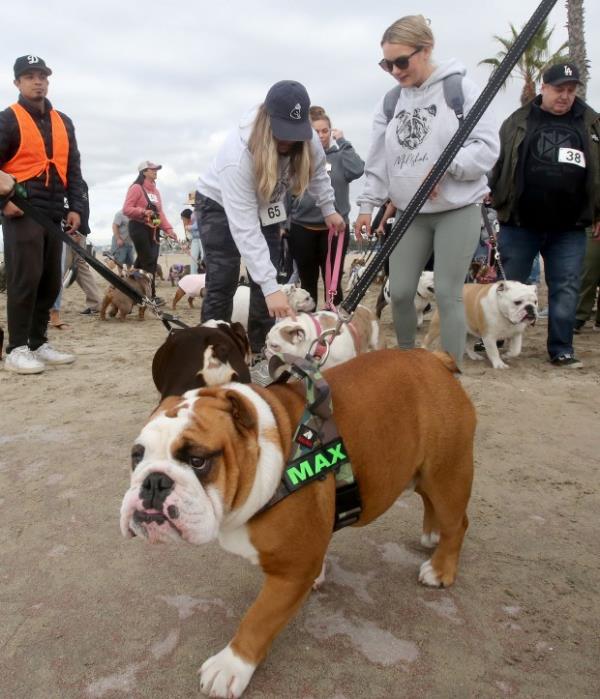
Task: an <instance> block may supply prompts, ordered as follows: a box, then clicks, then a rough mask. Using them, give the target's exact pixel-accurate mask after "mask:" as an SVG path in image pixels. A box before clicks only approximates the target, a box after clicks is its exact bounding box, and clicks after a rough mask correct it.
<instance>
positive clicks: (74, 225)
mask: <svg viewBox="0 0 600 699" xmlns="http://www.w3.org/2000/svg"><path fill="white" fill-rule="evenodd" d="M79 226H81V216H79V214H78V213H77V212H76V211H69V213H68V214H67V232H68V233H71V232H73V231H77V230H79Z"/></svg>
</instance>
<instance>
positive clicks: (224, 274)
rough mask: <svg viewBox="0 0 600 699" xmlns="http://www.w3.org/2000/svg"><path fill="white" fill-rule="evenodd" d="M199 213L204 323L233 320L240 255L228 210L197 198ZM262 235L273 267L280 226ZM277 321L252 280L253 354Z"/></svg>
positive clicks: (267, 228)
mask: <svg viewBox="0 0 600 699" xmlns="http://www.w3.org/2000/svg"><path fill="white" fill-rule="evenodd" d="M196 210H197V211H198V221H200V225H199V229H200V239H201V241H202V247H203V249H204V262H205V264H206V287H205V288H206V296H205V297H204V301H203V303H202V316H201V320H202V322H203V323H204V322H206V321H207V320H225V321H227V322H229V321H230V320H231V312H232V310H233V297H234V295H235V290H236V289H237V286H238V281H239V278H240V260H241V258H240V253H239V250H238V249H237V246H236V244H235V242H234V240H233V238H232V236H231V231H230V230H229V224H228V222H227V216H226V215H225V210H224V209H223V207H222V206H221V205H220V204H218V203H217V202H216V201H213V200H212V199H209V198H208V197H204V196H201V195H197V196H196ZM262 232H263V235H264V236H265V240H266V241H267V245H268V246H269V256H270V258H271V262H272V263H273V265H277V262H278V260H279V245H280V242H279V226H278V225H277V224H275V225H273V226H264V227H263V228H262ZM274 322H275V321H274V320H273V318H271V317H270V316H269V311H268V309H267V303H266V301H265V297H264V295H263V293H262V290H261V288H260V286H258V284H256V282H255V281H254V280H253V279H252V278H250V309H249V313H248V338H249V340H250V347H251V349H252V351H253V352H260V351H261V350H262V349H263V347H264V345H265V338H266V336H267V333H268V332H269V330H270V329H271V328H272V327H273V323H274Z"/></svg>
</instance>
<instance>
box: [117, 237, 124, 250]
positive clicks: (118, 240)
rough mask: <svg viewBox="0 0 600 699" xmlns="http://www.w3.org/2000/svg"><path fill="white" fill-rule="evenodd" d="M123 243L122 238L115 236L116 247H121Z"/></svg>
mask: <svg viewBox="0 0 600 699" xmlns="http://www.w3.org/2000/svg"><path fill="white" fill-rule="evenodd" d="M123 245H125V242H124V241H123V238H117V247H118V248H122V247H123Z"/></svg>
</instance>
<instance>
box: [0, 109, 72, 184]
mask: <svg viewBox="0 0 600 699" xmlns="http://www.w3.org/2000/svg"><path fill="white" fill-rule="evenodd" d="M10 108H11V109H12V110H13V112H14V113H15V117H16V118H17V124H18V125H19V132H20V137H21V142H20V143H19V148H18V150H17V152H16V153H15V155H14V157H13V158H11V159H10V160H9V161H8V162H7V163H5V164H4V165H3V166H2V169H3V170H4V172H8V174H9V175H12V176H13V177H14V178H15V179H16V180H17V182H24V181H25V180H30V179H32V178H34V177H39V175H41V174H42V172H45V173H46V186H48V182H49V179H50V165H51V164H52V165H54V167H55V168H56V171H57V172H58V176H59V177H60V179H61V180H62V183H63V185H64V186H65V187H66V186H67V165H68V162H69V136H68V134H67V129H66V127H65V123H64V121H63V120H62V118H61V116H60V114H59V113H58V112H56V111H54V109H51V110H50V125H51V127H52V157H51V158H49V157H48V156H47V154H46V146H45V145H44V139H43V137H42V134H41V133H40V130H39V129H38V127H37V126H36V123H35V121H34V120H33V118H32V117H31V115H30V114H29V112H28V111H27V110H26V109H24V108H23V107H22V106H21V105H20V104H18V103H15V104H12V105H11V107H10Z"/></svg>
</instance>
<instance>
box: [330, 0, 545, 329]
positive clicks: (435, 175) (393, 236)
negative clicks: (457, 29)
mask: <svg viewBox="0 0 600 699" xmlns="http://www.w3.org/2000/svg"><path fill="white" fill-rule="evenodd" d="M555 4H556V0H542V2H541V3H540V5H539V6H538V8H537V10H536V11H535V12H534V13H533V15H532V17H531V19H530V20H529V22H527V24H526V25H525V27H524V28H523V30H522V32H521V33H520V34H519V36H518V37H517V38H516V39H515V42H514V43H513V45H512V46H511V48H510V49H509V50H508V51H507V53H506V56H505V57H504V59H503V61H502V62H501V63H500V65H499V66H498V68H497V69H496V70H495V71H494V73H493V74H492V76H491V78H490V79H489V81H488V84H487V85H486V86H485V88H484V90H483V92H482V93H481V95H479V97H478V99H477V101H476V102H475V104H474V105H473V107H472V108H471V110H470V112H469V113H468V114H467V115H466V116H465V117H464V119H463V121H462V123H461V124H460V125H459V128H458V129H457V131H456V133H455V134H454V136H453V137H452V138H451V139H450V142H449V143H448V145H447V146H446V148H445V149H444V151H443V153H442V154H441V155H440V157H439V158H438V160H437V162H436V163H435V165H434V166H433V168H432V169H431V172H430V173H429V175H427V177H426V178H425V179H424V181H423V183H422V184H421V186H420V187H419V189H418V190H417V191H416V193H415V195H414V196H413V198H412V199H411V200H410V202H409V203H408V205H407V207H406V209H405V210H404V213H403V214H402V216H401V217H400V218H399V219H398V221H397V222H396V224H395V225H394V227H393V228H392V231H391V232H390V235H389V236H388V237H387V239H386V240H384V242H383V244H382V245H381V247H380V248H379V251H378V252H377V254H376V255H375V257H374V258H373V260H372V261H371V263H370V264H369V266H368V267H367V268H366V269H365V271H364V272H363V274H362V276H361V277H360V279H359V280H358V281H357V282H356V284H355V285H354V286H353V287H352V289H351V291H350V293H349V294H348V296H347V297H346V299H345V300H344V301H342V303H341V304H340V306H339V307H338V313H339V315H340V321H341V322H347V321H348V320H349V319H350V317H351V316H352V314H353V313H354V311H355V310H356V307H357V306H358V304H359V303H360V301H361V299H362V298H363V296H364V295H365V294H366V292H367V289H368V288H369V286H370V285H371V283H372V282H373V280H374V279H375V276H376V275H377V272H379V270H380V269H381V268H382V267H383V265H384V263H385V260H386V258H387V257H389V256H390V254H391V253H392V251H393V250H394V248H395V247H396V245H398V243H399V242H400V240H401V239H402V237H403V236H404V234H405V233H406V231H407V229H408V227H409V226H410V224H411V223H412V222H413V221H414V219H415V216H416V215H417V214H418V213H419V211H420V210H421V208H422V206H423V204H425V202H426V201H427V198H428V197H429V195H430V194H431V192H432V191H433V188H434V187H435V185H436V184H437V183H438V182H439V181H440V179H441V178H442V175H443V174H444V173H445V172H446V170H447V169H448V167H449V166H450V164H451V163H452V161H453V160H454V157H455V156H456V154H457V153H458V151H459V150H460V148H461V147H462V145H463V144H464V142H465V141H466V139H467V137H468V136H469V134H470V133H471V131H472V130H473V127H474V126H475V124H477V122H478V121H479V119H480V118H481V116H482V115H483V113H484V112H485V110H486V109H487V108H488V107H489V106H490V103H491V101H492V100H493V98H494V97H495V96H496V93H497V92H498V90H499V89H500V87H501V86H502V84H503V83H504V81H505V80H506V79H507V78H508V76H509V75H510V73H511V71H512V69H513V68H514V67H515V65H516V63H517V61H518V60H519V58H520V57H521V54H522V53H523V52H524V51H525V49H526V48H527V45H528V44H529V42H530V41H531V39H532V38H533V36H534V35H535V33H536V32H537V30H538V29H539V28H540V26H541V24H542V22H543V21H544V20H545V19H546V17H547V16H548V15H549V14H550V11H551V10H552V8H553V7H554V5H555Z"/></svg>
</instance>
